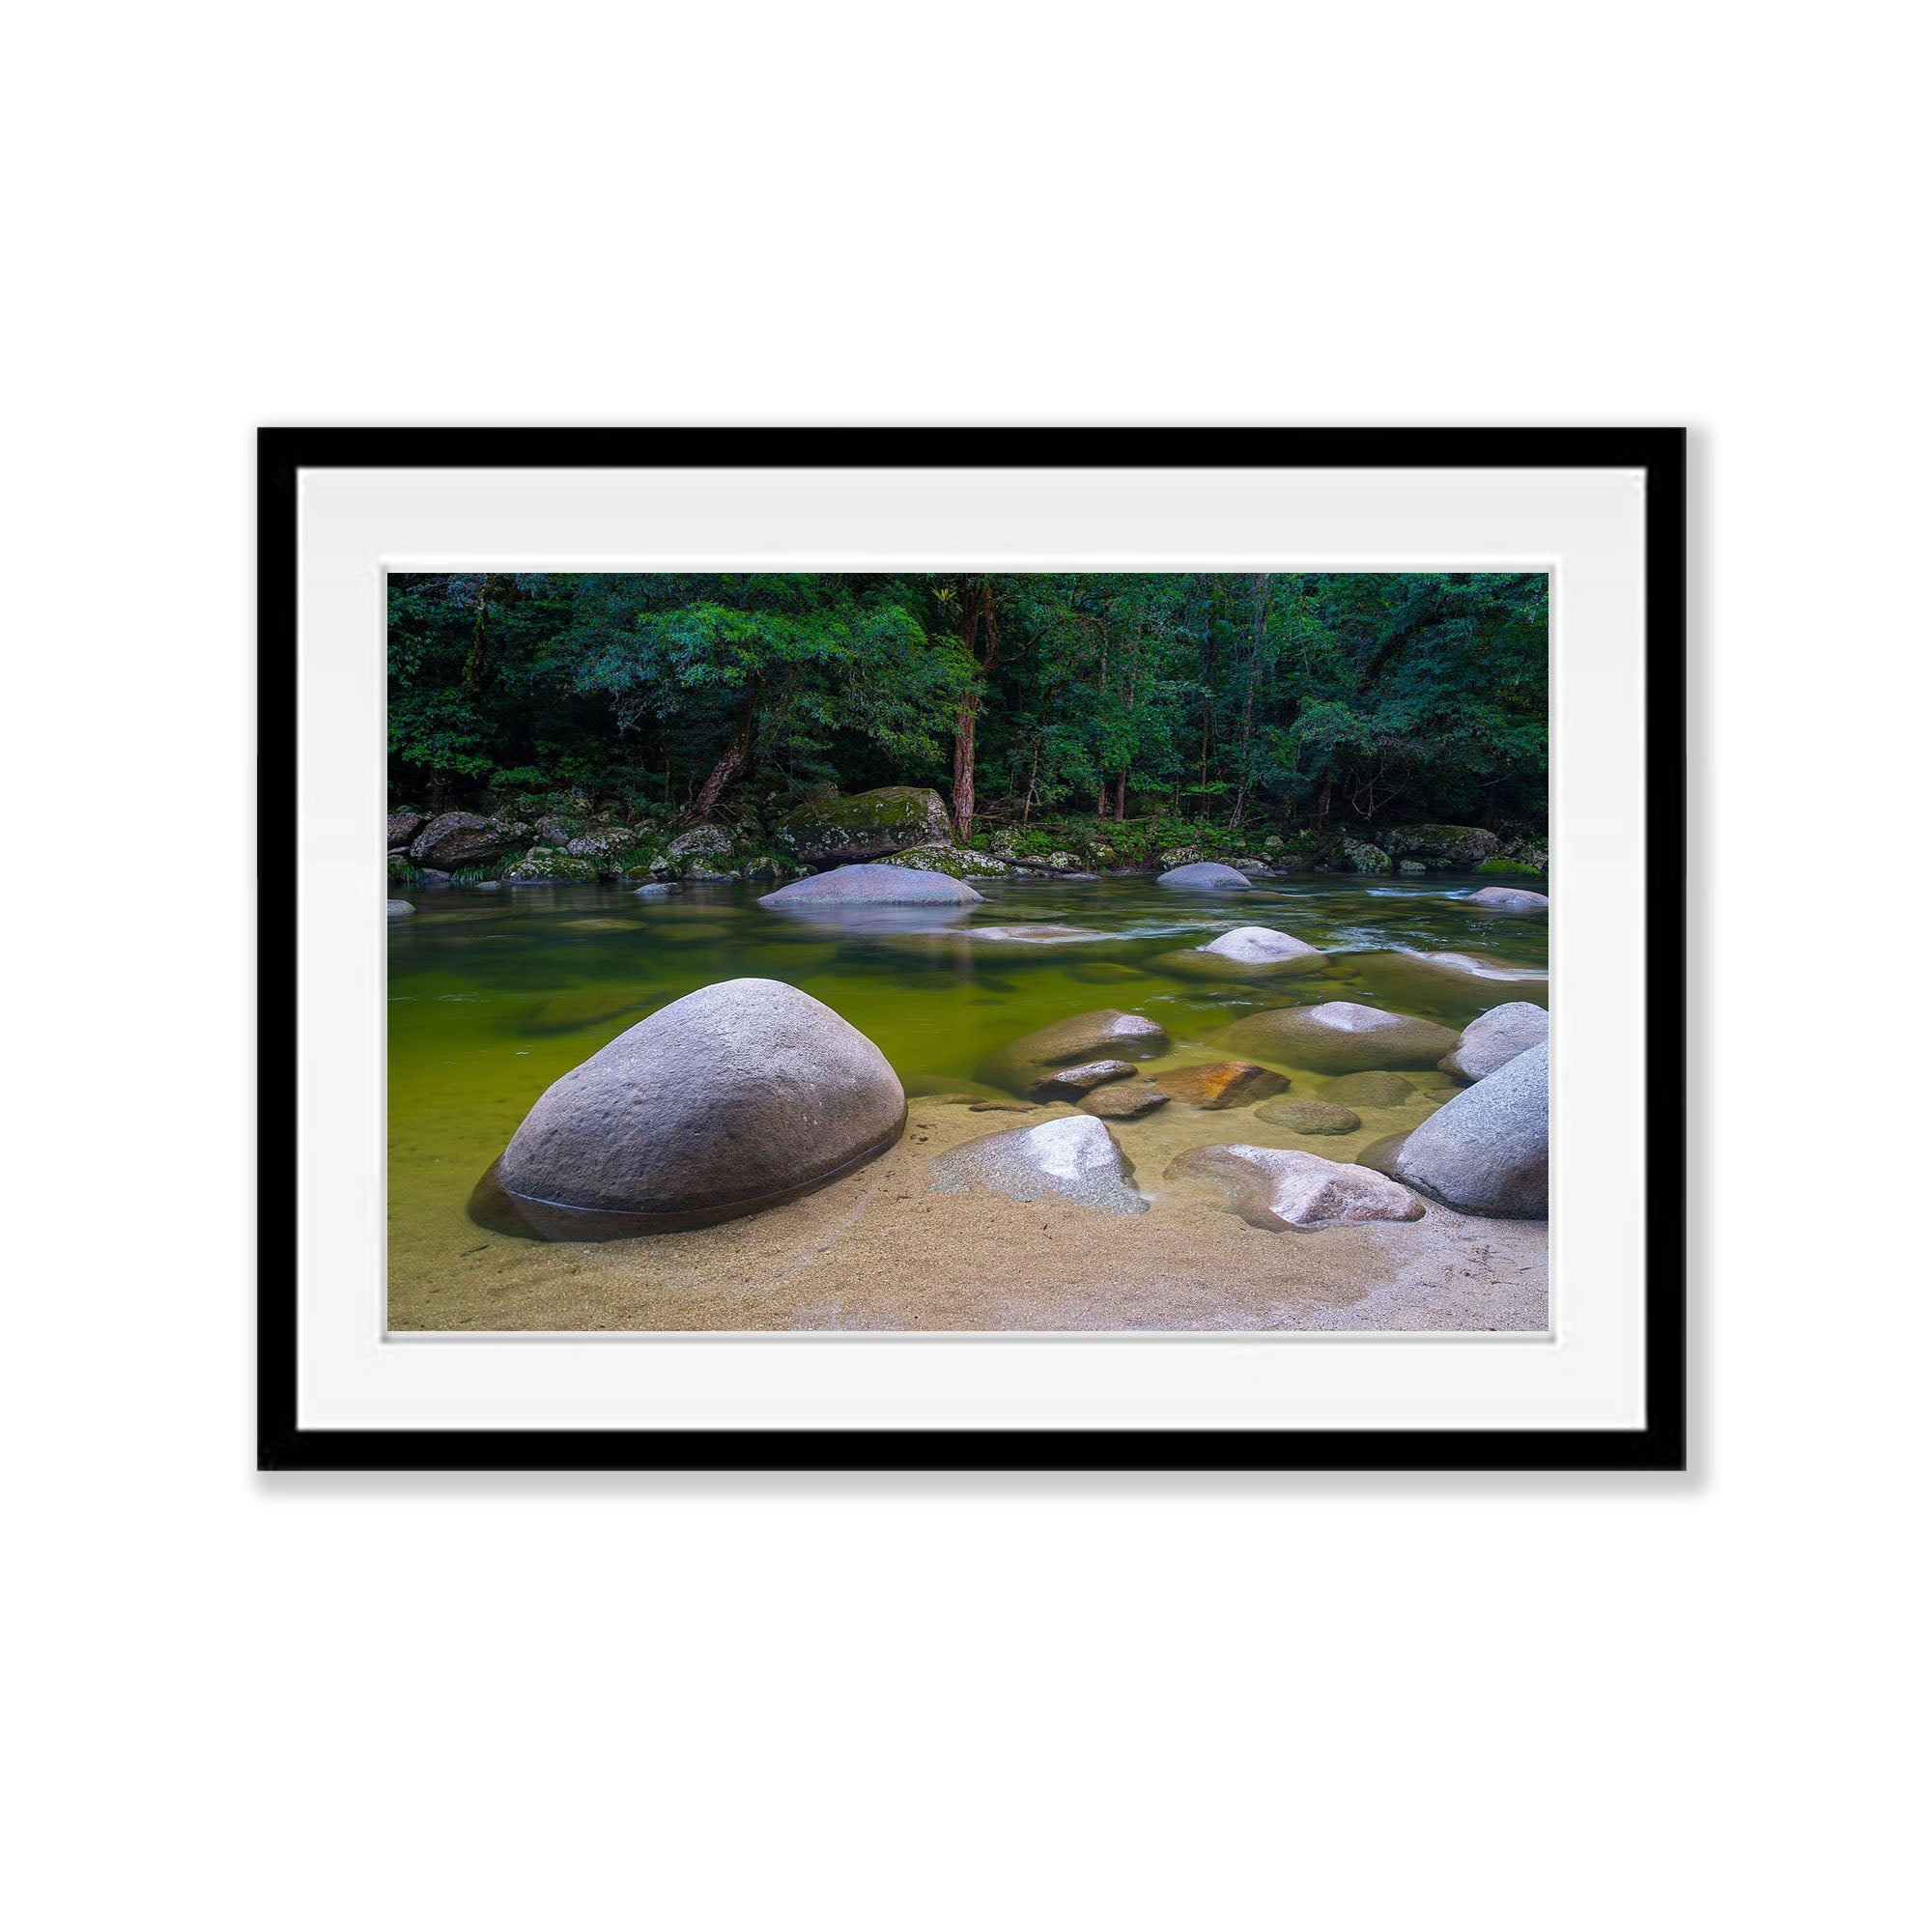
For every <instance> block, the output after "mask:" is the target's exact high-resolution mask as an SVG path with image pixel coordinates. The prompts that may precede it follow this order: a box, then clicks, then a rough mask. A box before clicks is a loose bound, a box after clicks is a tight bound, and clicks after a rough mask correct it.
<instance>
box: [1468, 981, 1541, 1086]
mask: <svg viewBox="0 0 1932 1932" xmlns="http://www.w3.org/2000/svg"><path fill="white" fill-rule="evenodd" d="M1548 1037H1549V1014H1548V1010H1547V1009H1544V1008H1542V1007H1536V1006H1532V1005H1530V1003H1529V1002H1528V1001H1527V1000H1512V1001H1510V1003H1509V1004H1508V1005H1507V1006H1502V1007H1492V1008H1491V1009H1490V1010H1489V1011H1488V1012H1486V1013H1484V1014H1483V1015H1482V1016H1481V1017H1480V1018H1478V1019H1473V1020H1471V1021H1470V1022H1469V1024H1468V1025H1467V1026H1466V1027H1464V1028H1463V1039H1462V1044H1461V1045H1459V1046H1458V1047H1457V1049H1456V1051H1455V1052H1454V1053H1451V1054H1445V1055H1444V1056H1443V1059H1442V1062H1441V1065H1442V1070H1443V1072H1445V1073H1453V1074H1455V1076H1456V1077H1457V1079H1459V1080H1487V1079H1488V1078H1489V1077H1490V1075H1491V1074H1492V1073H1493V1072H1495V1071H1496V1069H1497V1068H1498V1067H1501V1066H1507V1065H1509V1063H1510V1062H1511V1061H1512V1060H1514V1059H1515V1058H1516V1057H1517V1055H1518V1054H1520V1053H1527V1052H1528V1051H1529V1049H1530V1048H1531V1047H1532V1046H1535V1045H1537V1044H1539V1043H1540V1042H1542V1041H1545V1040H1547V1039H1548Z"/></svg>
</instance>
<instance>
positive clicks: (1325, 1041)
mask: <svg viewBox="0 0 1932 1932" xmlns="http://www.w3.org/2000/svg"><path fill="white" fill-rule="evenodd" d="M1460 1037H1461V1036H1460V1035H1458V1034H1456V1033H1454V1032H1452V1031H1451V1030H1450V1029H1449V1028H1448V1027H1443V1026H1437V1025H1436V1024H1435V1021H1434V1020H1421V1019H1414V1018H1411V1017H1410V1016H1409V1015H1408V1014H1406V1013H1388V1012H1383V1011H1382V1009H1380V1008H1379V1007H1362V1006H1357V1005H1356V1004H1355V1003H1354V1002H1353V1001H1352V1000H1327V1001H1324V1002H1323V1003H1322V1004H1321V1006H1319V1007H1277V1008H1274V1009H1271V1010H1269V1011H1267V1012H1260V1013H1250V1014H1249V1015H1248V1016H1247V1018H1246V1019H1243V1020H1236V1022H1235V1024H1234V1025H1233V1026H1231V1027H1226V1028H1224V1029H1223V1030H1222V1032H1221V1036H1220V1038H1219V1040H1218V1042H1217V1044H1218V1045H1221V1046H1223V1047H1226V1048H1228V1049H1230V1050H1231V1051H1233V1052H1237V1053H1244V1054H1254V1055H1257V1056H1259V1057H1260V1058H1261V1059H1263V1060H1279V1061H1285V1062H1286V1063H1287V1064H1288V1065H1290V1066H1305V1067H1308V1068H1310V1069H1311V1070H1312V1071H1314V1072H1317V1073H1356V1072H1361V1071H1363V1070H1365V1069H1367V1068H1369V1067H1384V1066H1435V1065H1436V1064H1437V1063H1438V1062H1439V1061H1440V1060H1441V1058H1442V1056H1443V1055H1444V1054H1445V1053H1453V1052H1454V1051H1455V1050H1456V1042H1457V1040H1458V1039H1459V1038H1460Z"/></svg>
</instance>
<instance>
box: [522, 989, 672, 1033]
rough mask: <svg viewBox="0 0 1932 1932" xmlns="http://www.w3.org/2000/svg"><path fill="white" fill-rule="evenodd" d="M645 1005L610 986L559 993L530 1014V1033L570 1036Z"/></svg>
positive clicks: (630, 994)
mask: <svg viewBox="0 0 1932 1932" xmlns="http://www.w3.org/2000/svg"><path fill="white" fill-rule="evenodd" d="M642 1005H644V1001H643V999H642V998H641V997H640V996H639V994H637V993H620V992H612V991H611V990H610V989H609V988H608V987H605V988H591V989H588V990H586V991H582V992H576V993H556V994H554V995H553V996H552V997H551V998H550V999H548V1000H545V1001H544V1002H543V1003H542V1004H541V1005H540V1006H538V1007H537V1008H536V1009H534V1010H533V1011H532V1012H531V1014H530V1017H529V1022H528V1027H527V1031H528V1032H531V1033H570V1032H572V1031H574V1030H575V1029H576V1028H578V1027H585V1026H595V1025H596V1024H597V1022H598V1021H599V1020H614V1019H615V1018H616V1017H617V1016H618V1014H620V1013H629V1012H635V1011H636V1010H637V1009H638V1008H639V1007H641V1006H642Z"/></svg>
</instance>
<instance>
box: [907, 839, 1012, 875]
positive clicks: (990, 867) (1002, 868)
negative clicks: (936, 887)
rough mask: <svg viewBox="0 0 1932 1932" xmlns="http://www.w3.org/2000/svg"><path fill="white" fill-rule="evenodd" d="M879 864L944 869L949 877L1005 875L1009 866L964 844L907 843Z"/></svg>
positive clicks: (926, 869) (916, 869)
mask: <svg viewBox="0 0 1932 1932" xmlns="http://www.w3.org/2000/svg"><path fill="white" fill-rule="evenodd" d="M879 864H880V865H882V866H905V867H909V868H910V869H911V870H913V871H915V872H944V873H945V874H946V875H947V876H948V877H949V878H953V879H1005V878H1009V877H1010V876H1011V874H1012V871H1013V867H1010V866H1009V865H1008V864H1007V863H1006V861H1005V860H1003V859H995V858H993V857H991V856H990V855H989V854H987V853H985V852H975V851H972V850H971V849H969V848H968V847H967V846H964V845H936V844H935V845H908V846H907V847H906V849H905V850H904V851H903V852H894V853H892V854H891V855H890V856H888V857H886V858H884V859H881V860H880V861H879Z"/></svg>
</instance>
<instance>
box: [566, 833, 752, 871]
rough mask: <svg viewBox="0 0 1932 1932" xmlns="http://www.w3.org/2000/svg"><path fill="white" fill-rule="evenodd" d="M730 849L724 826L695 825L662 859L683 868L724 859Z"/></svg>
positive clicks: (661, 855) (681, 835) (673, 840)
mask: <svg viewBox="0 0 1932 1932" xmlns="http://www.w3.org/2000/svg"><path fill="white" fill-rule="evenodd" d="M575 849H576V848H575V847H572V850H575ZM730 849H731V835H730V834H729V833H728V832H726V831H725V828H724V827H723V826H721V825H694V826H693V827H692V828H691V830H690V831H689V832H680V833H679V834H678V835H677V837H676V838H673V839H672V840H671V841H670V843H669V844H668V845H667V846H666V847H665V848H664V851H663V852H662V854H660V857H661V858H662V859H663V860H664V862H665V863H666V864H667V865H670V866H682V865H684V864H686V863H687V862H688V861H690V860H693V859H722V858H723V857H724V856H725V853H727V852H729V851H730Z"/></svg>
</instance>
